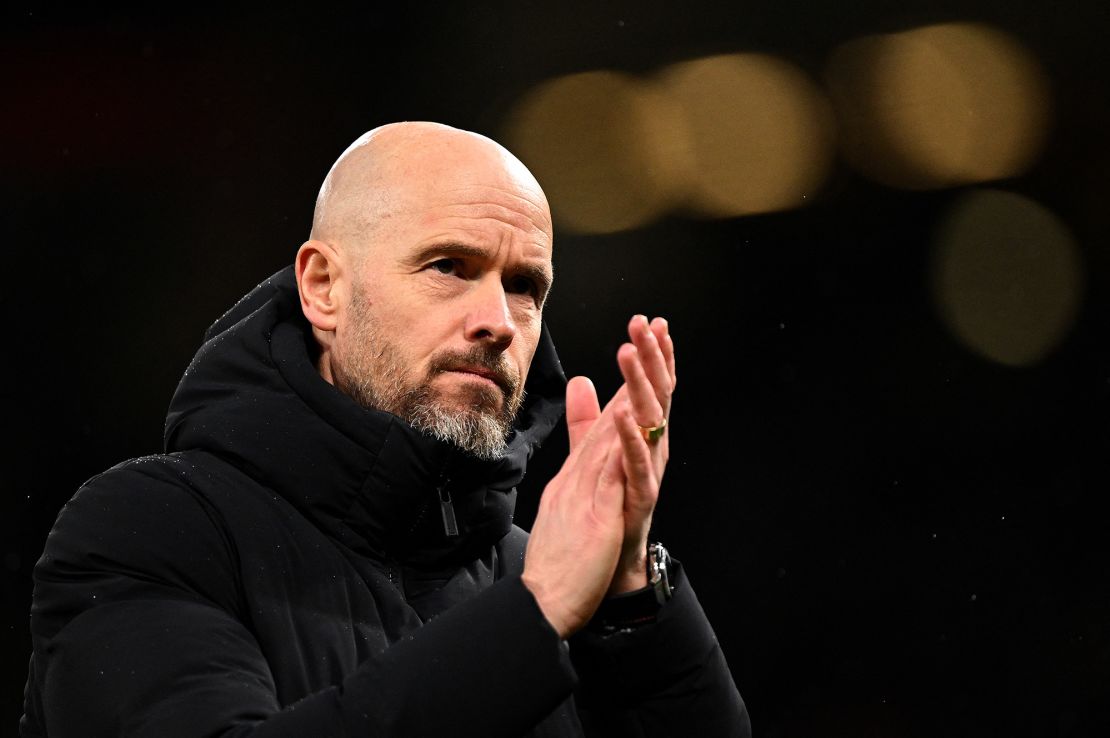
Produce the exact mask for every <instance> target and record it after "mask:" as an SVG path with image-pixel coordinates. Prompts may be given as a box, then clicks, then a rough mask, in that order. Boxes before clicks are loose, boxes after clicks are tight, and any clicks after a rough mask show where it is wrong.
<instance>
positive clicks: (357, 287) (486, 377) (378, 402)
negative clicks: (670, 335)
mask: <svg viewBox="0 0 1110 738" xmlns="http://www.w3.org/2000/svg"><path fill="white" fill-rule="evenodd" d="M437 168H438V169H439V171H427V170H423V171H421V172H420V173H419V174H418V175H414V176H412V177H411V178H409V179H407V180H406V181H405V182H403V183H402V184H400V185H399V186H398V187H397V188H396V191H395V193H394V195H393V199H392V200H391V202H390V204H389V205H388V207H387V213H388V215H387V217H383V218H379V219H377V223H376V225H375V226H373V227H372V228H371V229H370V230H369V231H368V233H367V241H368V243H366V244H364V246H365V250H363V251H360V252H359V253H360V258H357V259H355V260H354V262H353V264H352V266H353V268H352V269H351V295H350V300H349V303H348V308H347V311H346V313H345V317H344V319H343V320H342V321H341V323H340V325H339V326H338V328H337V331H336V337H335V346H334V360H333V371H334V374H335V381H336V385H337V386H338V387H339V388H340V389H341V390H343V391H344V392H346V393H347V394H349V395H350V396H352V397H354V398H355V399H356V400H357V401H358V402H360V403H361V404H363V405H364V406H367V407H375V408H377V409H380V410H385V411H387V412H391V413H394V414H395V415H398V416H400V417H402V418H404V419H405V420H406V421H408V422H409V423H411V424H412V425H414V426H415V427H417V428H419V429H421V430H424V431H426V432H429V433H431V434H432V435H435V436H437V437H439V438H442V439H444V440H449V441H452V442H454V443H456V444H457V445H459V446H460V447H462V448H464V449H466V450H468V451H470V452H471V453H473V454H475V455H477V456H480V457H484V458H496V457H497V456H500V455H501V454H502V453H503V451H504V445H505V440H506V436H507V434H508V432H509V430H510V428H511V426H512V421H513V418H514V417H515V416H516V412H517V410H518V409H519V408H520V405H521V402H522V400H523V397H524V383H525V380H526V378H527V375H528V367H529V365H530V364H531V361H532V357H533V355H534V354H535V351H536V345H537V343H538V341H539V335H540V319H541V314H542V307H543V302H544V299H545V298H546V295H547V291H548V289H549V287H550V284H551V279H552V268H551V244H552V237H551V226H550V219H549V216H548V215H547V209H546V204H545V202H544V200H543V196H542V193H540V192H539V191H538V189H537V188H535V187H534V183H529V182H528V181H526V180H525V181H521V179H520V178H519V177H518V176H516V173H515V172H514V171H513V170H512V169H511V168H510V169H509V170H507V171H506V169H505V167H504V165H503V163H502V162H498V161H494V162H491V161H489V157H488V156H487V157H484V158H481V157H480V158H478V159H477V160H466V157H465V156H464V157H463V160H462V161H456V162H451V161H447V162H442V163H441V166H439V167H437Z"/></svg>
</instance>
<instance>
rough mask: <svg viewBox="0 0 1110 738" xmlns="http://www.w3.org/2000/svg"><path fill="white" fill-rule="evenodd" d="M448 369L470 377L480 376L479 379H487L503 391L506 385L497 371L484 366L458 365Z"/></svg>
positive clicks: (453, 372)
mask: <svg viewBox="0 0 1110 738" xmlns="http://www.w3.org/2000/svg"><path fill="white" fill-rule="evenodd" d="M446 371H448V372H451V373H452V374H463V375H466V376H469V377H475V378H478V379H482V380H485V381H486V382H489V383H490V384H492V385H494V386H496V387H497V388H499V389H501V390H502V391H504V390H505V387H504V384H503V382H502V379H501V377H500V375H498V374H497V372H494V371H490V370H489V369H484V368H482V367H476V366H456V367H452V368H450V369H447V370H446Z"/></svg>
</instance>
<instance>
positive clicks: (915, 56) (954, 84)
mask: <svg viewBox="0 0 1110 738" xmlns="http://www.w3.org/2000/svg"><path fill="white" fill-rule="evenodd" d="M826 77H827V85H828V89H829V91H830V95H831V97H832V100H833V104H834V106H835V108H836V111H837V116H838V118H839V121H840V128H841V148H842V152H843V154H844V158H845V159H846V160H847V161H848V162H849V163H851V164H852V165H853V166H854V167H856V168H857V169H858V170H859V171H861V172H862V173H864V174H866V175H867V176H869V177H872V178H874V179H875V180H877V181H879V182H881V183H883V184H886V185H888V186H892V187H900V188H906V189H931V188H940V187H948V186H952V185H958V184H965V183H969V182H981V181H987V180H992V179H1000V178H1005V177H1012V176H1015V175H1018V174H1020V173H1021V172H1023V171H1025V170H1026V169H1027V168H1028V167H1029V166H1030V164H1032V162H1033V161H1034V160H1035V159H1036V156H1037V154H1038V153H1039V152H1040V150H1041V148H1042V145H1043V142H1044V139H1045V135H1046V132H1047V128H1048V124H1049V92H1048V83H1047V79H1046V77H1045V75H1044V73H1043V71H1042V70H1041V68H1040V66H1039V65H1038V63H1037V62H1036V60H1035V59H1034V58H1033V56H1032V54H1030V53H1029V52H1028V51H1027V50H1026V49H1025V48H1024V47H1023V46H1022V45H1021V44H1020V43H1019V42H1018V41H1017V40H1016V39H1015V38H1014V37H1012V36H1010V35H1008V34H1006V33H1004V32H1002V31H1000V30H998V29H995V28H991V27H989V26H985V25H981V24H974V23H947V24H940V25H933V26H926V27H923V28H917V29H914V30H910V31H905V32H902V33H893V34H886V35H878V36H868V37H864V38H860V39H856V40H853V41H850V42H848V43H846V44H844V45H843V46H841V47H840V48H838V49H837V50H836V51H835V52H834V53H833V55H832V57H831V58H830V61H829V64H828V67H827V73H826Z"/></svg>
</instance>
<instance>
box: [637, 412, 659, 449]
mask: <svg viewBox="0 0 1110 738" xmlns="http://www.w3.org/2000/svg"><path fill="white" fill-rule="evenodd" d="M636 427H637V428H639V429H640V435H641V436H643V437H644V440H645V441H647V442H648V443H652V442H653V441H658V440H659V439H660V438H662V437H663V431H664V430H665V429H666V427H667V419H666V418H663V420H662V421H660V423H659V425H652V426H647V427H645V426H642V425H637V426H636Z"/></svg>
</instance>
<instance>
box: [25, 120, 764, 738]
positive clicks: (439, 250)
mask: <svg viewBox="0 0 1110 738" xmlns="http://www.w3.org/2000/svg"><path fill="white" fill-rule="evenodd" d="M551 255H552V227H551V216H550V212H549V209H548V205H547V201H546V199H545V197H544V195H543V191H542V190H541V189H540V187H539V185H538V184H537V183H536V180H535V179H534V178H533V177H532V175H531V174H530V173H529V172H528V170H527V169H526V168H525V167H524V165H523V164H521V163H520V162H519V161H518V160H517V159H516V158H515V157H513V156H512V154H510V153H509V152H508V151H506V150H505V149H504V148H502V147H501V146H500V145H498V144H497V143H495V142H493V141H491V140H489V139H488V138H485V137H482V136H479V135H477V134H474V133H469V132H465V131H459V130H456V129H453V128H449V127H447V126H442V125H438V124H433V123H399V124H392V125H388V126H383V127H381V128H378V129H375V130H373V131H371V132H369V133H367V134H366V135H364V136H362V137H361V138H359V139H358V140H357V141H355V143H354V144H352V145H351V146H350V147H349V148H348V149H347V151H345V152H344V153H343V154H342V156H340V157H339V159H338V160H337V161H336V163H335V165H334V166H333V167H332V169H331V171H330V172H329V173H328V175H327V177H326V179H325V181H324V184H323V186H322V188H321V190H320V195H319V198H318V200H317V203H316V210H315V214H314V218H313V223H312V231H311V234H310V238H309V240H308V241H306V242H305V243H304V244H303V245H301V247H300V249H299V250H298V251H297V253H296V256H295V259H294V263H293V264H292V265H291V266H290V267H288V268H286V269H284V270H282V271H281V272H278V273H277V274H275V275H274V276H273V277H271V278H270V279H268V280H267V281H265V282H264V283H262V284H261V285H259V286H258V287H257V288H256V289H254V290H253V291H252V292H251V293H250V294H248V295H247V296H246V297H244V298H243V299H242V300H240V302H239V303H237V304H236V305H235V306H234V307H232V309H231V310H230V311H228V312H227V313H226V314H225V315H224V316H223V317H221V318H220V319H219V320H217V321H216V322H215V323H214V324H213V325H212V327H211V328H210V329H209V330H208V332H207V334H206V340H205V342H204V344H203V345H202V346H201V348H200V350H199V351H198V352H197V355H196V357H195V358H194V360H193V362H192V364H191V365H190V366H189V368H188V369H187V370H186V371H185V375H184V377H183V378H182V380H181V382H180V384H179V386H178V388H177V391H176V393H175V395H174V397H173V400H172V402H171V405H170V410H169V414H168V417H167V421H166V433H165V453H163V454H160V455H154V456H146V457H143V458H140V459H133V460H131V461H127V462H124V463H122V464H120V465H118V466H116V467H113V468H112V469H110V470H108V471H106V472H104V473H103V474H101V475H99V476H97V477H94V478H93V479H92V480H90V481H89V482H87V483H86V484H85V485H84V486H83V487H82V488H81V489H80V490H79V491H78V492H77V494H76V495H75V496H74V497H73V498H72V500H71V501H70V502H69V503H68V504H67V505H66V507H65V508H64V510H63V511H62V512H61V514H60V515H59V516H58V519H57V522H56V523H55V526H54V529H53V531H52V533H51V535H50V537H49V539H48V541H47V545H46V550H45V552H44V554H43V557H42V559H41V560H40V561H39V564H38V565H37V567H36V569H35V592H34V601H33V605H32V613H31V630H32V636H33V641H34V655H33V657H32V660H31V666H30V674H29V678H28V685H27V694H26V702H25V714H24V718H23V720H22V722H21V725H20V727H21V732H22V734H23V735H24V736H50V737H51V738H63V737H68V736H86V737H87V736H158V737H159V738H165V737H167V736H198V737H199V736H258V737H259V738H263V737H265V736H443V735H451V736H456V735H474V736H524V735H533V736H581V735H604V736H609V735H637V736H640V735H650V736H656V735H658V736H675V735H691V736H695V735H696V736H747V735H749V734H750V728H749V724H748V718H747V713H746V710H745V707H744V704H743V701H742V700H741V698H740V696H739V694H738V693H737V690H736V687H735V685H734V684H733V681H732V678H731V676H730V674H729V670H728V667H727V665H726V663H725V660H724V657H723V655H722V653H721V650H720V647H719V646H718V644H717V641H716V638H715V637H714V635H713V631H712V629H711V627H710V626H709V623H708V622H707V621H706V619H705V615H704V613H703V612H702V610H701V608H700V606H699V605H698V603H697V599H696V598H695V596H694V593H693V591H692V589H691V588H690V585H689V582H688V581H687V579H686V577H685V574H684V573H683V571H682V568H681V566H680V565H679V564H678V563H677V562H676V561H674V560H672V559H671V558H670V556H669V554H668V553H667V551H666V549H665V548H663V547H662V546H661V545H659V544H658V543H656V542H652V541H650V540H649V532H650V529H651V520H652V515H653V512H654V509H655V504H656V501H657V499H658V495H659V486H660V480H661V479H662V477H663V472H664V469H665V467H666V464H667V456H668V440H669V436H668V434H669V432H670V431H669V429H668V428H667V418H668V417H669V414H670V407H671V399H672V393H673V391H674V388H675V377H676V374H675V352H674V343H673V340H672V338H671V336H670V332H669V327H668V325H667V322H666V321H665V320H663V319H662V318H655V319H654V320H651V321H649V320H648V319H647V318H646V317H645V316H642V315H639V316H634V317H633V318H632V319H631V320H630V321H629V323H628V336H629V340H628V342H627V343H625V344H624V345H622V346H621V347H620V350H619V351H618V352H617V356H616V360H617V363H618V365H619V367H620V371H621V374H622V376H623V377H624V384H623V385H622V386H621V388H620V389H619V390H618V391H617V393H616V394H615V395H614V396H613V397H612V398H611V399H610V400H609V401H608V402H606V403H605V406H604V408H603V407H602V406H601V404H600V402H599V400H598V397H597V394H596V392H595V391H594V388H593V385H592V384H591V383H590V381H589V380H588V379H586V378H584V377H576V378H574V379H572V380H570V381H569V382H567V381H566V379H565V377H564V375H563V372H562V369H561V367H560V365H559V361H558V358H557V357H556V354H555V350H554V347H553V345H552V343H551V340H550V337H549V336H548V334H547V331H546V329H545V327H544V324H543V320H542V315H543V307H544V304H545V301H546V299H547V295H548V292H549V291H550V288H551V285H552V281H553V278H554V272H553V269H552V261H551ZM564 407H565V412H566V419H567V427H568V430H569V433H570V453H569V455H568V457H567V459H566V461H565V462H564V464H563V466H562V468H561V469H560V471H559V472H558V474H556V475H555V477H554V478H553V479H552V480H551V481H550V482H549V483H548V484H547V486H546V487H545V489H544V492H543V496H542V498H541V500H540V505H539V510H538V513H537V515H536V519H535V523H534V525H533V526H532V530H531V534H530V535H529V534H528V533H525V532H524V531H523V530H521V529H520V528H519V527H517V526H514V525H513V523H512V513H513V506H514V502H515V495H516V491H515V486H516V485H517V484H518V483H519V482H520V480H521V479H522V478H523V476H524V471H525V464H526V462H527V459H528V457H529V456H530V455H531V453H532V451H533V449H534V448H535V447H536V446H537V445H538V444H539V443H540V442H541V441H542V440H543V439H544V438H545V437H546V436H547V434H548V433H549V432H550V431H551V430H552V428H553V427H554V426H555V424H556V423H557V422H558V420H559V419H560V417H561V416H562V413H563V412H564Z"/></svg>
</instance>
